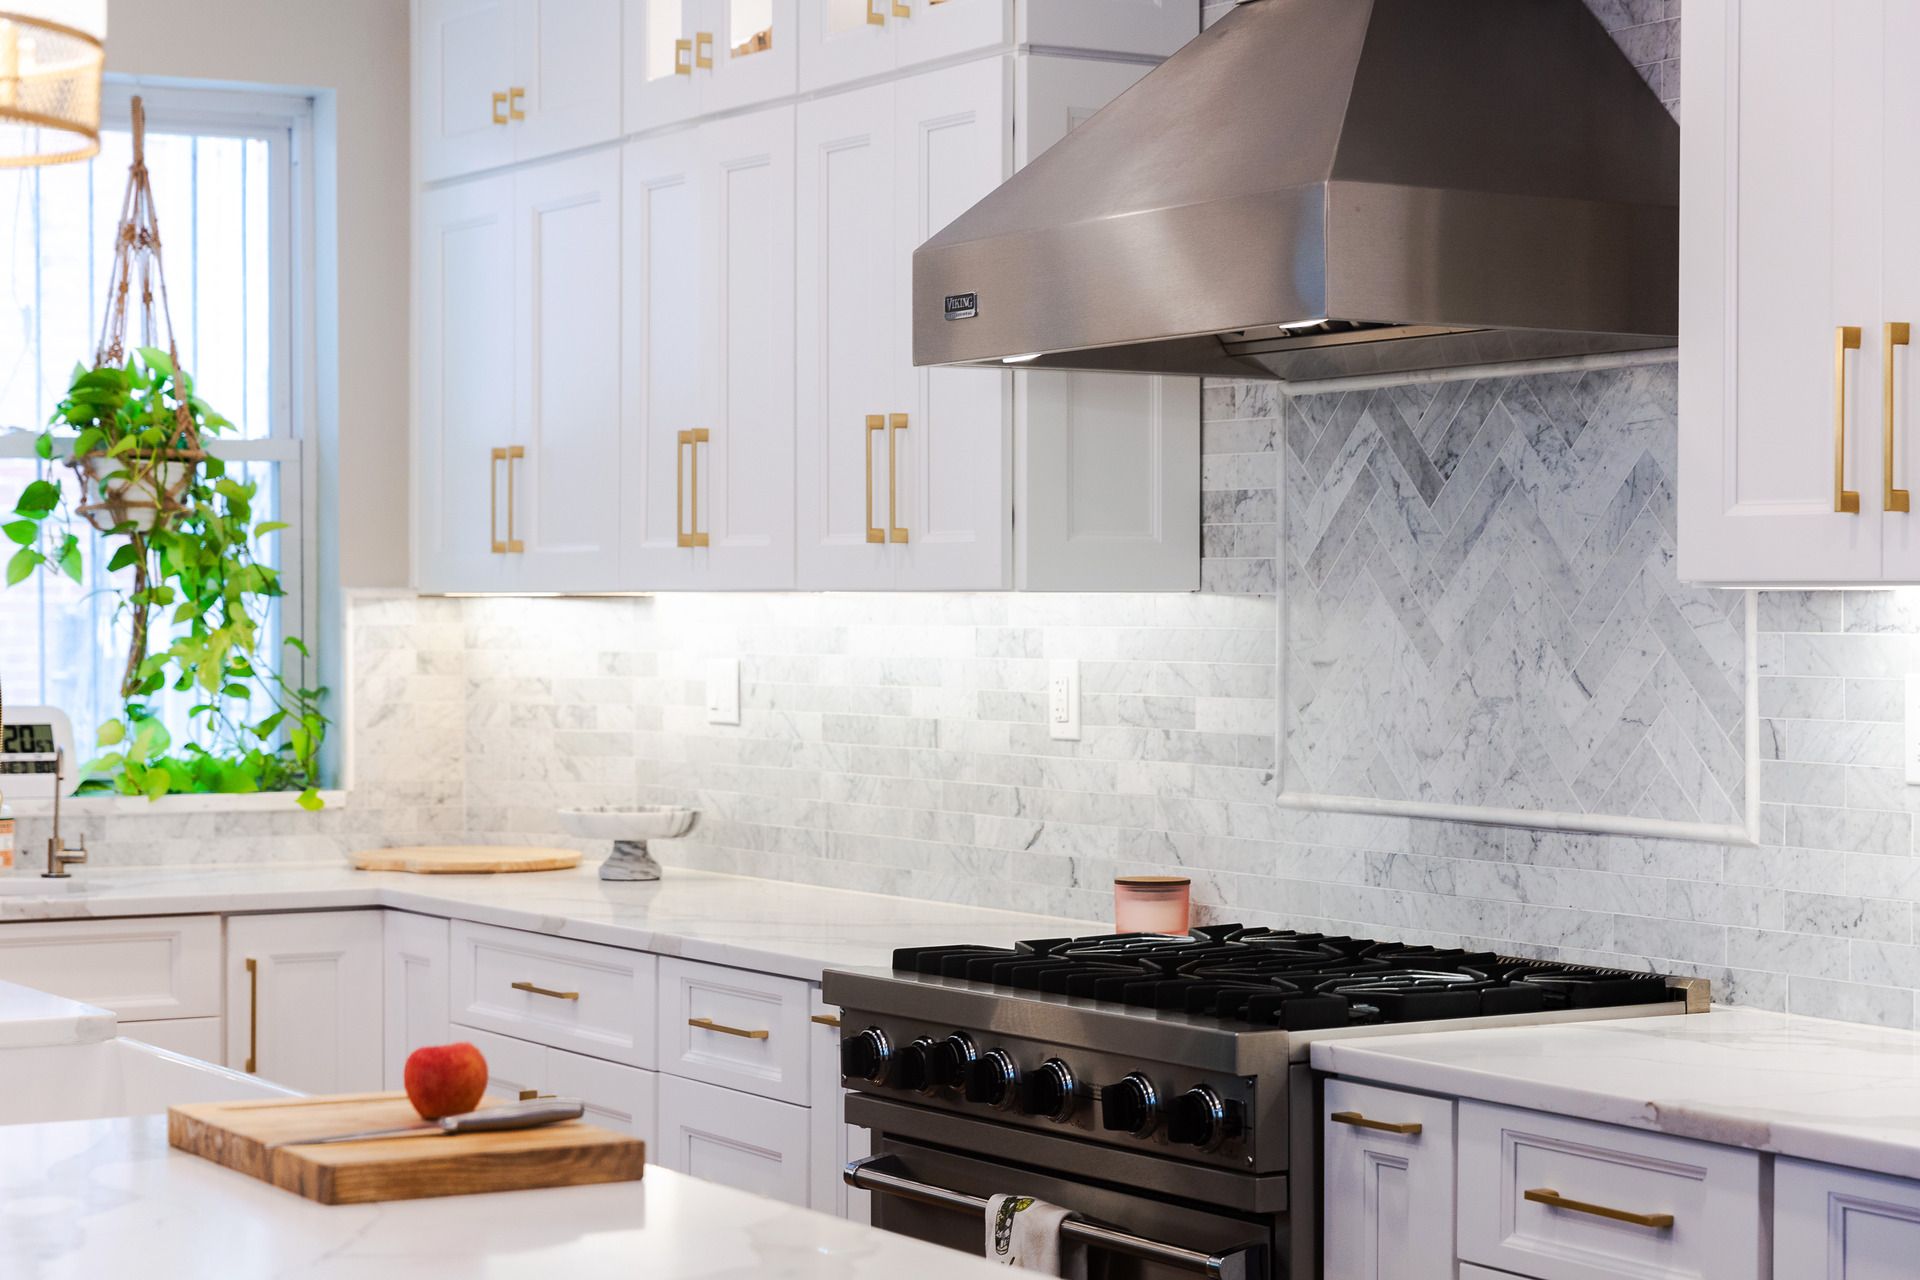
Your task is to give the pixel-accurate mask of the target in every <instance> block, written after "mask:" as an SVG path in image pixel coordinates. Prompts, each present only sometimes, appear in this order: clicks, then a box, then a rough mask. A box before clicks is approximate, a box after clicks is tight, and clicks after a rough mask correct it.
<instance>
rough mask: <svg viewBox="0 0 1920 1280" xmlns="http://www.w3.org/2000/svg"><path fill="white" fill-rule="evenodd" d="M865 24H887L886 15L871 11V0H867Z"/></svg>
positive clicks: (872, 25) (878, 25)
mask: <svg viewBox="0 0 1920 1280" xmlns="http://www.w3.org/2000/svg"><path fill="white" fill-rule="evenodd" d="M867 25H868V26H870V27H884V26H886V25H887V15H886V14H884V13H875V12H874V11H873V0H867Z"/></svg>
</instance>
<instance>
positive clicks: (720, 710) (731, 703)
mask: <svg viewBox="0 0 1920 1280" xmlns="http://www.w3.org/2000/svg"><path fill="white" fill-rule="evenodd" d="M707 723H708V724H739V723H740V659H738V658H709V659H708V660H707Z"/></svg>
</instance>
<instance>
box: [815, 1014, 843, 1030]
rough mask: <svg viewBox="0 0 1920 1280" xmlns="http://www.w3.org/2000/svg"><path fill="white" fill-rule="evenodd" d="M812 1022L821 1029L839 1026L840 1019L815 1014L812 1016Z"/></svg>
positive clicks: (828, 1015) (829, 1015) (830, 1015)
mask: <svg viewBox="0 0 1920 1280" xmlns="http://www.w3.org/2000/svg"><path fill="white" fill-rule="evenodd" d="M813 1020H814V1021H815V1022H817V1023H819V1024H820V1025H821V1026H823V1027H837V1026H839V1025H840V1019H838V1018H836V1017H834V1016H833V1015H832V1014H830V1013H816V1014H814V1015H813Z"/></svg>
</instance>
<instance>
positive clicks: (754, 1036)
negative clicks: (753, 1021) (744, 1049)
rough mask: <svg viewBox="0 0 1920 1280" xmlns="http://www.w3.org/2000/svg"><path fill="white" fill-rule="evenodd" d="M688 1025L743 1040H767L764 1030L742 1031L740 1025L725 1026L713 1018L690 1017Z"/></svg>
mask: <svg viewBox="0 0 1920 1280" xmlns="http://www.w3.org/2000/svg"><path fill="white" fill-rule="evenodd" d="M687 1025H688V1026H690V1027H698V1028H700V1029H701V1030H702V1031H718V1032H719V1033H720V1034H721V1035H723V1036H739V1037H740V1038H741V1039H742V1040H765V1039H766V1038H767V1033H766V1032H764V1031H742V1030H741V1029H740V1028H738V1027H723V1026H721V1025H720V1024H719V1023H717V1022H715V1021H714V1020H713V1019H712V1018H688V1019H687Z"/></svg>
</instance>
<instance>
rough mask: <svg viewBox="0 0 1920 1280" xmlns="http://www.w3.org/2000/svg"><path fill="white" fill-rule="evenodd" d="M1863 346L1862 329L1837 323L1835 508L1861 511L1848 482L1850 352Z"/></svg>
mask: <svg viewBox="0 0 1920 1280" xmlns="http://www.w3.org/2000/svg"><path fill="white" fill-rule="evenodd" d="M1859 349H1860V330H1859V328H1858V327H1857V326H1855V325H1850V324H1843V325H1838V326H1836V327H1835V328H1834V331H1833V509H1834V510H1835V511H1836V512H1840V513H1842V514H1845V515H1855V516H1857V515H1859V514H1860V495H1859V493H1857V492H1856V491H1854V490H1852V489H1849V488H1847V487H1846V482H1847V352H1849V351H1858V350H1859Z"/></svg>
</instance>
